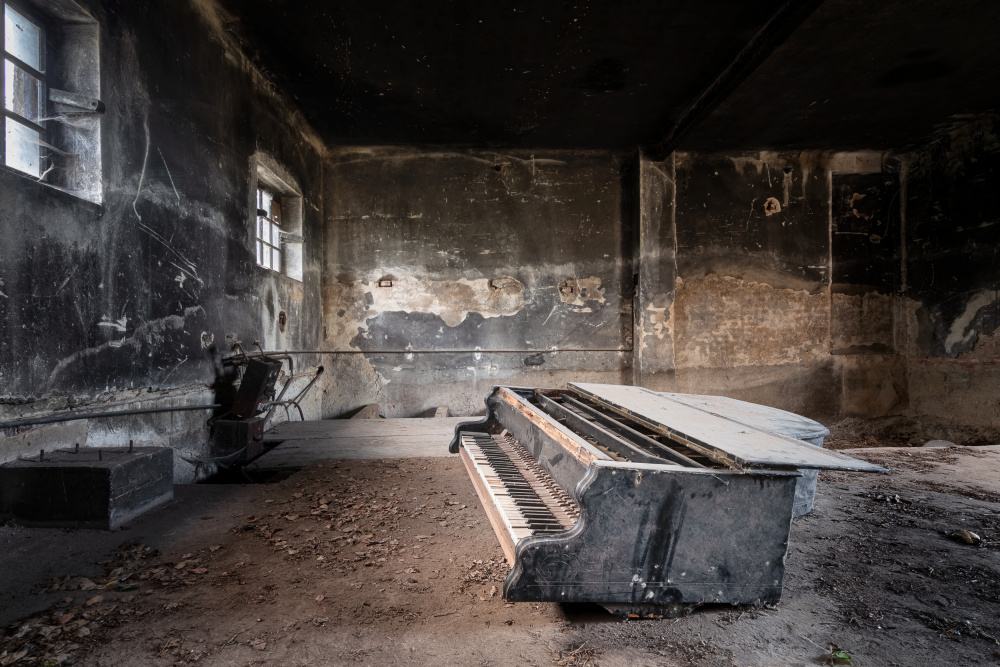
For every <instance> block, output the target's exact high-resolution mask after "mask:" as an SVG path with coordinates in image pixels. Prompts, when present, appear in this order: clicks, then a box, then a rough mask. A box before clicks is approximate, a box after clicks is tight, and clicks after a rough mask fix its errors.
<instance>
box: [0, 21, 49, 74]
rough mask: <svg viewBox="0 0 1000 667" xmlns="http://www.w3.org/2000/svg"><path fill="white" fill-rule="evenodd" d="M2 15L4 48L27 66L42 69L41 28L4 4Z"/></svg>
mask: <svg viewBox="0 0 1000 667" xmlns="http://www.w3.org/2000/svg"><path fill="white" fill-rule="evenodd" d="M4 10H5V11H4V15H3V36H4V40H3V42H4V46H3V47H4V49H5V50H6V51H7V52H8V53H10V54H11V55H12V56H14V57H15V58H17V59H18V60H23V61H24V62H25V63H26V64H27V65H28V66H29V67H34V68H35V69H37V70H39V71H41V70H42V57H41V53H42V31H41V28H39V27H38V26H36V25H35V24H34V23H32V22H31V21H29V20H28V19H26V18H25V17H23V16H21V15H20V14H19V13H17V12H16V11H15V10H14V9H13V8H12V7H11V6H10V5H5V7H4Z"/></svg>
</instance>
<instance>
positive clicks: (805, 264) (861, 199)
mask: <svg viewBox="0 0 1000 667" xmlns="http://www.w3.org/2000/svg"><path fill="white" fill-rule="evenodd" d="M642 168H643V170H644V173H645V172H646V171H648V173H649V174H651V175H652V174H659V175H661V178H660V181H661V182H662V185H658V184H657V183H656V182H654V181H653V180H643V181H641V182H640V188H642V189H643V190H644V192H648V195H649V196H647V195H646V194H644V195H643V196H642V197H641V198H640V201H641V212H640V220H641V222H640V225H639V230H640V234H643V235H646V234H649V235H651V236H650V238H649V239H646V238H643V239H642V240H641V241H640V246H643V247H647V246H648V247H649V248H651V249H652V250H654V251H655V253H656V255H655V256H654V257H652V258H651V257H650V253H648V252H646V251H645V250H643V251H642V252H641V253H640V255H639V264H640V266H639V269H638V272H639V276H640V285H639V293H640V295H642V299H641V302H640V303H639V304H638V306H637V307H638V308H639V309H641V312H642V313H643V314H644V316H646V315H647V313H648V314H650V315H652V314H656V316H657V318H658V322H656V323H654V322H652V320H651V319H650V318H649V317H644V319H643V320H641V326H642V331H641V332H637V339H639V338H640V337H641V339H642V340H643V341H644V347H643V352H642V355H645V358H646V359H649V358H650V357H652V356H654V355H656V354H658V355H659V357H658V358H657V359H656V362H657V365H656V367H655V368H653V367H651V366H650V365H648V364H647V365H646V367H645V368H644V369H643V371H642V373H641V377H642V383H643V385H644V386H648V387H650V388H654V389H661V390H673V391H683V392H691V393H708V394H723V395H728V396H733V397H735V398H741V399H744V400H749V401H754V402H758V403H764V404H768V405H773V406H776V407H781V408H785V409H789V410H793V411H796V412H800V413H802V414H806V415H809V416H813V417H817V418H833V417H837V416H840V415H842V414H868V415H871V414H886V413H888V412H892V411H898V410H900V409H902V408H903V407H905V401H906V390H905V374H904V373H903V368H904V365H903V364H902V363H901V362H900V357H899V355H898V354H897V350H896V349H895V347H894V345H893V331H894V322H895V319H894V311H893V304H894V303H895V299H896V291H894V290H895V285H896V283H895V282H894V280H896V276H898V274H899V254H898V247H899V246H898V229H899V217H898V208H899V200H898V190H899V187H898V181H897V177H896V175H895V174H894V173H893V171H892V167H891V166H890V165H883V160H882V156H881V155H880V154H878V153H874V154H872V153H844V154H834V153H825V152H793V153H775V152H758V153H735V154H706V153H676V154H674V155H673V156H672V157H671V158H670V159H668V160H667V161H665V162H663V163H655V164H649V165H647V164H646V163H645V162H644V164H643V166H642ZM668 196H669V200H668V199H667V197H668ZM866 197H867V199H865V198H866ZM893 201H895V208H893V204H892V202H893ZM851 202H853V208H852V203H851ZM855 211H858V213H855ZM663 230H669V231H668V233H667V234H665V233H664V232H663ZM873 230H874V231H873ZM669 233H672V234H673V238H672V239H671V238H669ZM671 241H672V248H671V249H670V250H663V246H664V245H667V244H671ZM869 246H870V247H869ZM651 261H652V264H653V267H654V268H652V269H651V268H650V267H649V263H650V262H651ZM650 281H653V282H652V284H651V282H650ZM656 299H660V300H661V301H662V303H656V301H655V300H656ZM661 313H662V314H661ZM656 331H658V332H660V333H661V334H662V335H660V336H656V335H650V334H651V333H654V332H656ZM648 348H652V350H653V353H652V354H651V353H650V352H649V351H648ZM642 355H639V356H637V361H636V363H637V366H639V365H640V364H641V362H642V359H643V356H642ZM861 355H865V358H864V359H861ZM880 373H881V374H880ZM886 378H888V379H886Z"/></svg>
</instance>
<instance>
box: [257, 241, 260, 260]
mask: <svg viewBox="0 0 1000 667" xmlns="http://www.w3.org/2000/svg"><path fill="white" fill-rule="evenodd" d="M256 245H257V263H258V264H260V241H257V244H256Z"/></svg>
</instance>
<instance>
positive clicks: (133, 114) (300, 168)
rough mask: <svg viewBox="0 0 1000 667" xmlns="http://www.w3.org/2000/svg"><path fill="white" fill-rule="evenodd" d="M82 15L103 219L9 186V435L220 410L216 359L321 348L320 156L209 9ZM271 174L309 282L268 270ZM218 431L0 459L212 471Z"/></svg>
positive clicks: (86, 433)
mask: <svg viewBox="0 0 1000 667" xmlns="http://www.w3.org/2000/svg"><path fill="white" fill-rule="evenodd" d="M80 4H81V6H82V7H83V8H84V9H85V10H87V11H88V12H90V13H91V15H92V16H93V18H94V19H96V20H97V22H98V24H99V31H100V71H101V86H100V90H101V94H100V97H101V99H102V100H103V102H104V103H105V105H106V108H107V110H106V113H105V114H104V116H103V117H102V119H101V125H102V148H103V150H102V154H103V169H102V178H103V202H102V203H101V204H100V205H97V204H92V203H90V202H86V201H82V200H79V199H77V198H75V197H73V196H71V195H68V194H65V193H63V192H59V191H56V190H54V189H52V188H49V187H47V186H45V185H42V184H39V183H36V182H34V181H33V180H31V179H29V178H26V177H24V176H22V175H19V174H16V173H14V172H12V171H10V170H6V169H0V201H2V202H3V206H2V207H0V238H3V239H4V242H3V243H2V244H0V323H2V324H0V326H2V327H3V333H2V342H0V385H2V394H3V399H2V405H0V417H3V418H5V419H9V418H12V417H15V416H19V415H28V414H31V415H34V414H43V413H46V412H47V411H51V410H53V409H58V408H62V407H67V406H73V405H77V406H80V405H85V404H88V403H100V404H109V403H110V404H121V403H129V404H130V405H129V407H134V406H136V405H141V407H151V406H155V405H162V404H185V403H187V404H197V403H210V402H213V399H214V395H213V392H212V391H211V390H210V389H209V388H208V387H209V385H210V384H211V383H212V380H213V372H212V365H211V364H210V363H209V362H208V360H207V354H206V349H205V347H206V345H207V344H209V343H210V342H211V341H213V340H214V343H215V344H216V345H217V346H218V347H219V348H220V349H222V350H225V349H226V344H225V339H226V337H227V335H228V336H231V337H233V338H236V339H238V340H241V341H243V343H244V346H245V347H247V348H248V349H252V347H251V342H252V341H253V340H254V339H259V340H260V341H261V342H262V343H263V344H264V346H265V347H267V348H272V349H273V348H278V349H296V348H299V349H302V348H315V347H317V346H318V345H319V343H320V332H321V330H322V321H321V314H320V313H321V299H320V258H321V254H322V244H323V241H324V239H323V237H322V236H321V235H320V234H319V233H318V231H317V230H318V229H319V227H320V225H321V223H322V219H321V210H322V180H321V179H322V160H321V152H322V148H321V145H320V143H319V142H318V141H316V140H315V139H314V138H313V137H312V134H311V131H310V130H309V128H308V127H307V126H306V125H305V124H304V123H303V122H302V121H301V120H300V119H299V117H298V115H297V114H296V113H295V111H294V109H293V108H292V107H290V106H289V105H288V103H287V102H286V101H285V100H284V99H283V98H282V97H280V96H279V95H277V94H275V93H274V92H273V91H272V90H271V89H270V87H269V86H268V84H267V82H266V81H265V80H264V78H263V77H262V76H261V75H260V74H259V72H257V71H256V70H255V68H254V67H253V66H252V64H251V63H249V62H248V61H247V60H246V59H245V58H244V57H243V55H242V54H241V53H240V51H239V50H238V48H237V47H236V46H235V42H234V40H233V38H232V37H230V36H229V35H228V34H227V33H226V32H225V31H224V30H223V28H222V19H221V18H220V14H219V13H218V10H217V8H216V7H215V5H214V3H213V2H212V1H211V0H190V1H187V0H185V1H183V2H170V3H135V2H128V1H118V0H103V1H98V0H81V2H80ZM56 47H57V48H58V45H56ZM258 157H260V159H262V160H264V161H265V162H266V163H268V164H269V165H271V166H272V167H273V168H275V169H279V170H280V171H281V174H279V175H282V176H283V177H284V178H285V179H287V180H288V181H290V182H291V183H292V184H294V185H295V186H296V187H297V188H298V189H299V190H300V192H301V194H302V201H303V216H304V217H303V220H304V224H303V235H304V237H305V245H304V279H303V281H302V282H298V281H293V280H290V279H287V278H284V277H281V276H278V275H277V274H274V273H271V272H269V271H267V270H264V269H261V268H259V267H257V266H256V265H255V261H254V254H253V236H252V235H253V231H252V230H253V226H252V225H253V217H252V216H253V213H252V211H253V208H252V205H253V193H252V187H253V182H254V176H253V174H254V173H255V162H256V159H257V158H258ZM282 310H284V311H286V313H287V325H286V327H285V330H284V331H281V330H280V328H279V326H278V314H279V312H280V311H282ZM310 361H315V360H310V359H308V358H306V359H303V360H302V363H300V365H299V366H300V367H303V366H304V365H305V364H307V363H309V362H310ZM207 416H208V413H177V414H175V415H172V416H162V417H152V418H131V419H128V420H126V419H125V418H122V419H118V420H114V421H109V420H105V421H101V422H91V423H90V424H88V423H87V422H74V423H71V424H67V425H64V426H58V427H48V428H36V429H29V430H21V431H19V432H17V433H7V434H5V435H7V436H8V437H6V438H4V439H3V443H4V444H3V449H2V451H0V458H2V459H9V458H11V457H13V456H16V455H17V454H19V453H20V452H22V451H30V452H32V453H34V452H36V451H37V447H38V446H39V445H43V444H44V443H45V442H46V441H47V440H53V441H54V442H55V443H56V444H71V443H72V442H73V441H77V442H81V444H84V445H86V444H89V445H107V444H120V443H121V442H123V441H124V442H126V443H127V441H128V440H129V439H135V440H136V441H137V442H142V443H152V444H172V445H174V446H175V447H177V448H178V450H179V451H180V452H181V453H182V454H183V455H184V456H186V457H187V458H198V457H199V456H202V455H203V453H204V445H205V438H206V434H207V430H206V429H205V426H204V422H205V418H206V417H207ZM67 441H68V442H67ZM203 470H204V469H203ZM177 473H178V479H185V478H190V477H192V476H193V475H194V467H193V466H191V465H189V464H188V463H186V462H184V461H182V460H181V459H180V458H178V464H177Z"/></svg>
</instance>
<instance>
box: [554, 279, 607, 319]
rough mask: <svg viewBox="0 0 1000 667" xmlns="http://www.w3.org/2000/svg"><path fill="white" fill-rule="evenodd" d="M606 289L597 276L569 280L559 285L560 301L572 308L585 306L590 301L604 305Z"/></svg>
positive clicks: (580, 311) (582, 311) (583, 311)
mask: <svg viewBox="0 0 1000 667" xmlns="http://www.w3.org/2000/svg"><path fill="white" fill-rule="evenodd" d="M604 291H605V290H604V288H603V287H601V279H600V278H598V277H597V276H591V277H589V278H567V279H566V280H563V281H562V282H560V283H559V300H560V301H562V302H563V303H568V304H570V305H572V306H584V305H586V303H587V302H588V301H596V302H597V303H604V302H605V298H604ZM574 312H577V313H589V312H593V311H592V310H590V309H587V310H578V309H574Z"/></svg>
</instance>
